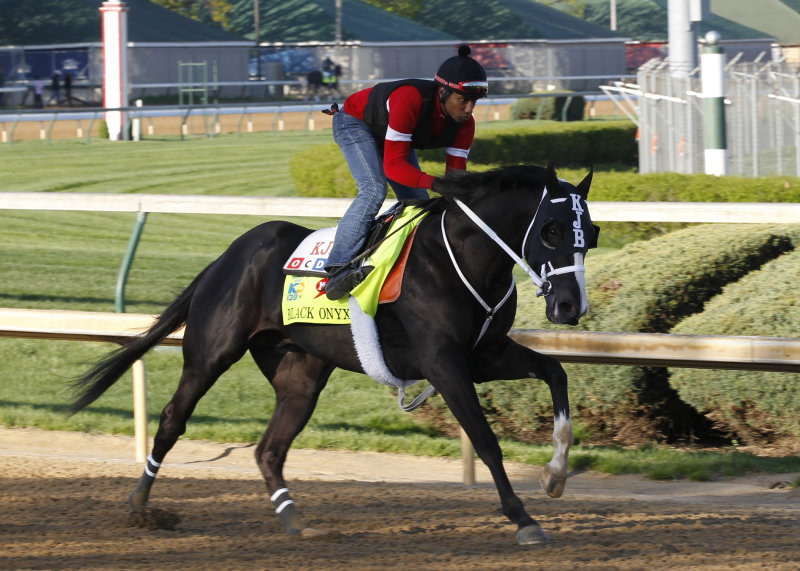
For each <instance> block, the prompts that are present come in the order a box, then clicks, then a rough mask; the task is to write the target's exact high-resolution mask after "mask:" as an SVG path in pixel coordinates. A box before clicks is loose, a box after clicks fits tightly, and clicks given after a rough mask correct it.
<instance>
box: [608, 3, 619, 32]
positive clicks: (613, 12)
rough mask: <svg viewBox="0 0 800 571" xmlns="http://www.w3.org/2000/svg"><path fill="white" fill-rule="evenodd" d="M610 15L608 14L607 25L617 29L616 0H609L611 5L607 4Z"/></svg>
mask: <svg viewBox="0 0 800 571" xmlns="http://www.w3.org/2000/svg"><path fill="white" fill-rule="evenodd" d="M609 10H610V12H611V13H610V15H609V27H610V28H611V29H612V30H616V29H617V0H611V6H609Z"/></svg>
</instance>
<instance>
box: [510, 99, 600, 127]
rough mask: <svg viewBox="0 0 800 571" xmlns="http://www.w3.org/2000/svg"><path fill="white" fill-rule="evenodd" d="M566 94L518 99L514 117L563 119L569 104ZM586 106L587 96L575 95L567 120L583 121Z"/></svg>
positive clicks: (571, 101) (512, 111) (568, 109)
mask: <svg viewBox="0 0 800 571" xmlns="http://www.w3.org/2000/svg"><path fill="white" fill-rule="evenodd" d="M567 97H568V96H566V95H557V96H554V97H527V98H523V99H520V100H519V101H517V104H516V105H514V108H513V109H512V110H511V116H512V117H513V118H514V119H539V120H541V119H548V120H550V121H561V120H562V119H563V118H564V107H565V106H566V105H567ZM585 107H586V98H585V97H583V96H582V95H573V96H572V97H571V99H570V100H569V107H568V108H567V114H566V120H567V121H581V120H582V119H583V109H584V108H585Z"/></svg>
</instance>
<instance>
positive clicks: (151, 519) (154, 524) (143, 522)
mask: <svg viewBox="0 0 800 571" xmlns="http://www.w3.org/2000/svg"><path fill="white" fill-rule="evenodd" d="M180 522H181V517H180V516H179V515H178V514H176V513H174V512H168V511H164V510H160V509H158V508H148V509H145V510H142V511H138V512H132V513H131V514H129V515H128V527H144V528H147V529H151V530H154V529H167V530H169V531H174V530H175V527H176V526H177V525H178V524H179V523H180Z"/></svg>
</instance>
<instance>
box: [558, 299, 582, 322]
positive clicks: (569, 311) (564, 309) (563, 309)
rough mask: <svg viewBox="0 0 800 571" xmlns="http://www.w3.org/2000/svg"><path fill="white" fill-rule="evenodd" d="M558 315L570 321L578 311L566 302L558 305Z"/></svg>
mask: <svg viewBox="0 0 800 571" xmlns="http://www.w3.org/2000/svg"><path fill="white" fill-rule="evenodd" d="M558 313H559V314H560V315H561V317H562V318H564V319H569V318H570V317H573V316H574V315H575V314H576V313H577V311H576V310H575V306H574V305H572V304H571V303H568V302H566V301H564V302H561V303H559V304H558Z"/></svg>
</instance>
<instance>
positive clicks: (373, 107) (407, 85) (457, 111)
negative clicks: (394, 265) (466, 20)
mask: <svg viewBox="0 0 800 571" xmlns="http://www.w3.org/2000/svg"><path fill="white" fill-rule="evenodd" d="M470 51H471V50H470V47H469V46H467V45H462V46H460V47H459V48H458V55H457V56H453V57H451V58H449V59H447V60H445V61H444V63H442V65H441V66H440V67H439V70H438V71H437V72H436V75H435V76H434V78H433V80H432V81H431V80H425V79H403V80H399V81H393V82H388V83H379V84H377V85H375V86H374V87H371V88H369V89H365V90H363V91H359V92H357V93H354V94H353V95H351V96H349V97H348V98H347V99H345V102H344V105H343V107H342V110H341V111H339V109H338V106H337V105H336V104H334V105H332V106H331V112H330V113H332V114H333V138H334V140H335V141H336V143H337V144H338V145H339V147H340V148H341V150H342V154H343V155H344V158H345V160H346V161H347V166H348V167H349V168H350V173H351V174H352V175H353V178H354V179H355V181H356V186H357V187H358V194H357V195H356V197H355V198H354V199H353V202H352V203H351V204H350V206H349V207H348V209H347V212H345V214H344V216H343V217H342V219H341V221H340V222H339V226H338V228H337V230H336V238H335V241H334V245H333V248H332V249H331V252H330V256H329V257H328V261H327V264H326V266H325V270H326V271H327V272H328V275H329V278H328V284H327V286H326V290H325V294H326V295H327V297H328V298H330V299H339V298H341V297H344V296H345V295H346V294H348V293H349V292H350V290H351V289H353V288H354V287H355V286H357V285H358V284H359V283H360V282H361V281H362V280H363V279H364V277H365V272H364V271H362V270H361V269H360V268H358V267H355V266H353V265H350V262H351V261H352V260H353V258H355V257H356V256H357V255H358V253H359V251H360V249H361V248H362V246H363V243H364V241H365V239H366V236H367V232H368V230H369V227H370V224H371V223H372V221H373V219H374V218H375V216H376V215H377V214H378V210H379V209H380V207H381V205H382V204H383V201H384V200H385V199H386V193H387V188H386V184H387V181H388V183H389V184H390V185H391V187H392V189H393V190H394V193H395V195H396V196H397V199H398V200H400V201H414V200H426V199H427V198H428V192H427V189H430V188H431V187H432V185H433V181H434V177H433V176H431V175H429V174H427V173H424V172H422V171H421V170H420V168H419V161H418V160H417V154H416V152H415V149H433V148H446V149H447V151H446V156H447V159H446V163H445V168H446V170H448V171H450V170H465V169H466V167H467V155H468V154H469V149H470V147H471V146H472V141H473V138H474V136H475V119H474V118H473V117H472V112H473V110H474V109H475V104H476V102H477V100H478V99H480V98H481V97H485V96H486V94H487V93H488V91H489V84H488V83H487V81H486V71H485V70H484V69H483V67H482V66H481V64H479V63H478V62H477V61H475V60H474V59H472V58H471V57H470V56H469V54H470Z"/></svg>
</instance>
